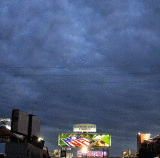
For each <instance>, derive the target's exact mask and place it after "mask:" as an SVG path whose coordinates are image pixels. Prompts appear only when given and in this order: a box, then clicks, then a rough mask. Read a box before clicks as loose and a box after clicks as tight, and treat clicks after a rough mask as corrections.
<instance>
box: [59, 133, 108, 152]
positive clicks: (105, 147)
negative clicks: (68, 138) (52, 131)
mask: <svg viewBox="0 0 160 158" xmlns="http://www.w3.org/2000/svg"><path fill="white" fill-rule="evenodd" d="M61 134H68V135H76V136H77V135H78V136H80V135H85V136H86V135H109V136H110V145H109V146H87V148H88V149H91V148H101V149H110V148H111V134H110V133H59V136H58V147H59V148H74V149H75V148H81V146H67V145H66V146H62V145H60V141H62V140H60V135H61Z"/></svg>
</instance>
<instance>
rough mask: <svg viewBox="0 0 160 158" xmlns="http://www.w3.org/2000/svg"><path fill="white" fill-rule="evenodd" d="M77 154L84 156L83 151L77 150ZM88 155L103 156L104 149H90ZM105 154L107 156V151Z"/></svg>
mask: <svg viewBox="0 0 160 158" xmlns="http://www.w3.org/2000/svg"><path fill="white" fill-rule="evenodd" d="M77 156H78V157H82V151H77ZM87 156H98V157H103V151H88V153H87ZM104 156H105V157H106V156H107V152H106V151H104Z"/></svg>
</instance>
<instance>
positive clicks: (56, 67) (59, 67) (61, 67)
mask: <svg viewBox="0 0 160 158" xmlns="http://www.w3.org/2000/svg"><path fill="white" fill-rule="evenodd" d="M125 66H128V67H132V66H160V65H158V64H157V65H108V66H69V67H67V66H51V67H45V66H44V67H43V66H39V67H7V66H6V67H0V68H35V69H41V68H42V69H45V68H47V69H48V68H55V69H65V68H100V67H101V68H103V67H125Z"/></svg>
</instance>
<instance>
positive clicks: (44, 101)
mask: <svg viewBox="0 0 160 158" xmlns="http://www.w3.org/2000/svg"><path fill="white" fill-rule="evenodd" d="M159 88H160V1H159V0H152V1H151V0H1V1H0V93H1V94H0V106H1V110H0V118H11V114H12V109H20V110H23V111H25V112H27V113H33V114H35V115H37V117H38V118H40V119H41V136H42V137H43V139H44V140H45V141H46V143H45V145H46V146H47V147H48V148H49V151H51V152H53V150H54V149H57V148H58V134H59V133H63V132H65V133H66V132H73V125H74V124H78V123H92V124H96V125H97V133H110V134H111V137H112V138H111V139H112V144H111V149H110V156H122V150H127V149H131V152H132V153H133V152H135V151H136V148H137V138H136V134H137V133H138V132H141V133H151V137H156V136H157V135H159V134H160V115H159V104H160V89H159Z"/></svg>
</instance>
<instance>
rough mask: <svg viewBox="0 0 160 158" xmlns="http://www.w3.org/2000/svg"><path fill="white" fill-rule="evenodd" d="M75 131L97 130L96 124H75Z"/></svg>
mask: <svg viewBox="0 0 160 158" xmlns="http://www.w3.org/2000/svg"><path fill="white" fill-rule="evenodd" d="M73 132H96V125H95V124H75V125H73Z"/></svg>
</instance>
